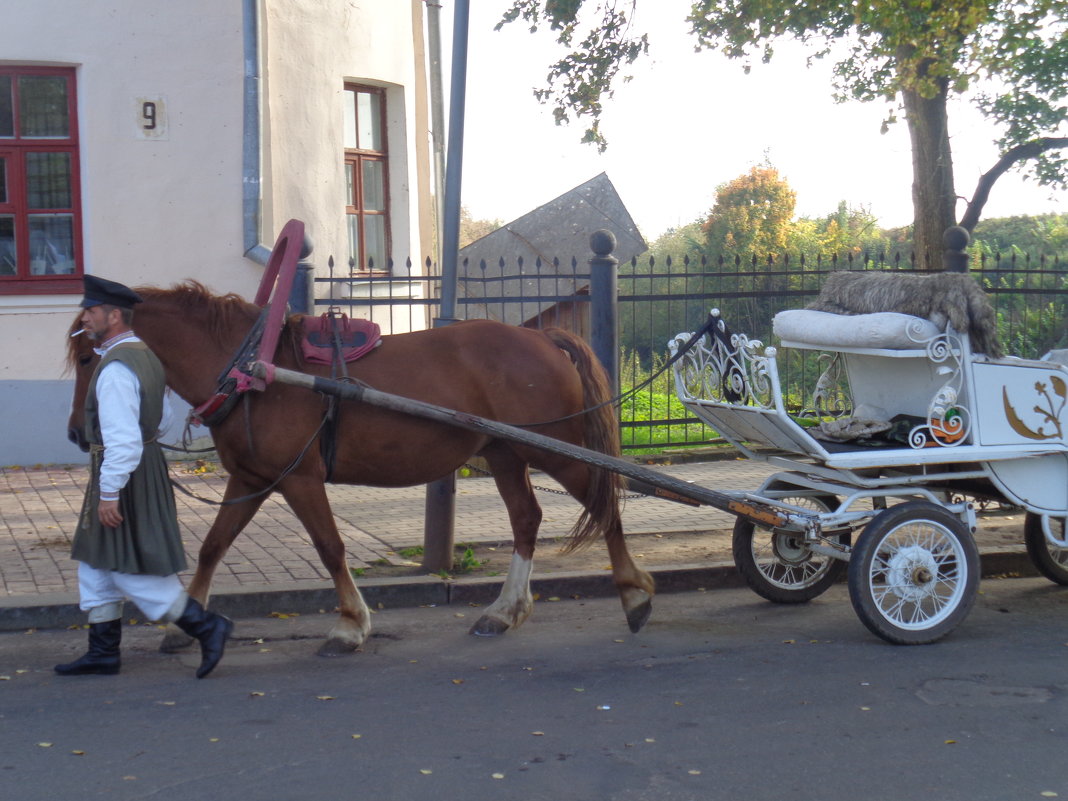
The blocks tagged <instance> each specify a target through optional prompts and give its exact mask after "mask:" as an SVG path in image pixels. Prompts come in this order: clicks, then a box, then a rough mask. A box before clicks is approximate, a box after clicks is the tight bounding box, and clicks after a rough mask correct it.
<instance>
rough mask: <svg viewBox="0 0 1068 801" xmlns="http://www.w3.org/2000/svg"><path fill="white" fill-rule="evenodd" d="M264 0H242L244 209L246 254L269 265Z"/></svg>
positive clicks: (242, 186)
mask: <svg viewBox="0 0 1068 801" xmlns="http://www.w3.org/2000/svg"><path fill="white" fill-rule="evenodd" d="M259 3H260V0H242V9H241V18H242V26H243V29H244V56H245V85H244V97H245V109H244V127H243V137H242V143H241V191H242V197H241V210H242V218H243V231H244V247H245V252H244V255H245V258H246V259H250V260H251V261H254V262H256V263H257V264H260V265H266V264H267V260H268V259H269V258H270V255H271V248H270V247H269V246H268V245H264V244H263V241H262V240H263V198H262V195H261V192H260V177H261V171H260V144H261V143H260V23H259Z"/></svg>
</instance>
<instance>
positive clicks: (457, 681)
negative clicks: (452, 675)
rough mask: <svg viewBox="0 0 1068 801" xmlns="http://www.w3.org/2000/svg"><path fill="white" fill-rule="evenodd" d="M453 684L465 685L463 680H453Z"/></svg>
mask: <svg viewBox="0 0 1068 801" xmlns="http://www.w3.org/2000/svg"><path fill="white" fill-rule="evenodd" d="M452 683H453V684H463V683H464V680H463V679H453V680H452Z"/></svg>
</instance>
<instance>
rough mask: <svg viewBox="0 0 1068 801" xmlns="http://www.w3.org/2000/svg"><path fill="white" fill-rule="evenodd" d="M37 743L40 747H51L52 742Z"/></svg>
mask: <svg viewBox="0 0 1068 801" xmlns="http://www.w3.org/2000/svg"><path fill="white" fill-rule="evenodd" d="M37 745H39V746H41V748H51V747H52V743H37Z"/></svg>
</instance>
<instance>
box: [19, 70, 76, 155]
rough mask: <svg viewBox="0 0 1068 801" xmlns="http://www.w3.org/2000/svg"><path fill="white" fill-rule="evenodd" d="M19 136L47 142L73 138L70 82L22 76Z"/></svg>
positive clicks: (59, 78)
mask: <svg viewBox="0 0 1068 801" xmlns="http://www.w3.org/2000/svg"><path fill="white" fill-rule="evenodd" d="M19 133H20V134H21V135H22V136H27V137H35V138H45V139H55V138H66V137H68V136H70V115H69V114H68V113H67V79H66V78H61V77H58V76H52V75H22V76H19Z"/></svg>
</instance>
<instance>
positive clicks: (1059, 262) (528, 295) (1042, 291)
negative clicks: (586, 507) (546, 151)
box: [315, 253, 1068, 452]
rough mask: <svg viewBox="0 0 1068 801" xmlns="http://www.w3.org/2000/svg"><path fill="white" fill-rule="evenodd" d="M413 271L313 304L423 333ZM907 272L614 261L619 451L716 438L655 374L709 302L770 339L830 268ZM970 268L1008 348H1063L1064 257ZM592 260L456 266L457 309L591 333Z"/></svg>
mask: <svg viewBox="0 0 1068 801" xmlns="http://www.w3.org/2000/svg"><path fill="white" fill-rule="evenodd" d="M426 266H427V268H428V270H427V272H426V273H416V272H413V271H412V270H413V266H412V265H411V263H410V262H409V263H407V264H406V265H404V267H400V266H396V267H394V268H393V269H392V270H391V271H390V273H389V274H383V275H369V276H353V277H346V278H316V279H315V283H316V284H317V285H319V286H318V288H317V290H316V292H315V294H316V296H317V298H316V301H315V305H316V307H317V309H318V310H325V309H326V307H328V306H331V305H333V306H338V307H340V308H341V309H342V311H345V312H346V313H348V314H350V315H352V316H361V317H366V318H369V319H372V320H374V321H375V322H377V323H379V325H381V326H382V327H383V329H384V330H386V331H387V332H393V333H400V332H403V331H408V330H416V329H421V328H426V327H428V326H429V325H431V324H432V321H433V319H434V317H435V316H436V314H437V308H438V297H439V296H440V292H439V282H440V276H438V275H434V274H432V273H431V271H430V270H429V267H430V266H431V265H429V263H427V265H426ZM868 269H884V270H887V269H888V270H902V271H911V270H912V269H913V265H912V263H911V259H910V258H908V257H907V256H904V255H902V254H897V253H891V254H883V253H878V254H874V253H865V254H850V255H848V256H845V257H815V258H806V257H801V256H791V255H776V256H770V257H760V258H756V257H748V258H732V259H716V260H709V259H706V258H692V257H682V258H677V259H675V258H666V259H655V258H648V257H646V258H639V259H634V260H631V261H629V262H625V263H623V264H621V265H619V268H618V298H617V304H616V306H617V308H616V310H615V314H616V320H617V324H616V327H617V329H618V332H619V352H620V356H619V367H618V369H619V383H620V386H621V389H622V390H623V391H624V392H626V391H628V390H631V389H632V388H633V387H636V386H641V389H640V391H638V392H636V393H634V394H632V395H630V396H628V397H627V399H626V400H625V401H624V402H623V403H622V404H621V409H620V417H621V426H622V435H623V446H624V449H625V450H628V451H632V452H635V451H637V452H640V451H642V450H644V449H650V450H662V449H665V448H676V447H683V446H693V445H700V444H708V443H712V442H715V441H716V440H717V435H716V433H715V432H714V431H711V430H710V429H708V428H707V427H706V426H704V425H702V424H701V423H700V422H699V421H698V420H696V419H694V418H693V417H691V416H690V415H688V414H687V413H686V410H685V409H684V408H683V407H682V405H681V404H680V403H679V402H678V400H677V398H676V397H675V393H674V389H673V385H672V381H671V377H670V375H669V374H664V373H660V372H659V371H660V370H661V368H662V367H663V365H664V362H665V361H666V360H667V358H668V353H667V342H668V340H669V339H670V338H672V337H673V336H675V335H676V334H678V333H680V332H688V331H693V330H695V329H697V328H699V327H700V325H701V324H702V323H703V322H704V320H705V318H706V317H707V314H708V311H709V310H710V309H711V308H718V309H720V311H721V313H722V315H723V317H724V319H726V320H727V321H728V322H729V324H730V325H731V327H732V328H733V329H734V330H735V331H738V332H744V333H746V334H747V335H749V336H750V338H752V339H759V340H761V341H763V342H765V343H768V344H771V341H772V340H771V320H772V317H774V315H775V313H776V312H778V311H781V310H783V309H790V308H799V307H801V306H804V305H805V304H806V303H807V302H808V301H809V300H810V299H811V298H813V297H814V296H815V295H816V294H818V292H819V287H820V286H821V285H822V283H823V281H824V280H825V278H826V277H827V275H828V274H829V273H831V272H833V271H836V270H868ZM971 272H972V274H973V275H974V276H975V277H976V279H977V280H979V281H980V282H981V283H982V285H983V286H984V287H985V289H986V290H987V292H988V294H989V295H990V299H991V302H992V303H993V305H994V308H995V310H996V311H997V314H998V327H999V335H1000V338H1001V340H1002V342H1003V344H1004V346H1005V349H1006V352H1008V353H1012V354H1014V355H1017V356H1022V357H1032V358H1034V357H1039V356H1041V355H1042V354H1044V353H1045V352H1047V351H1048V350H1050V349H1052V348H1056V347H1068V259H1066V258H1065V257H1064V256H1054V255H1034V254H1022V253H1012V254H1004V255H994V256H985V257H984V256H978V255H977V256H973V257H972V261H971ZM590 278H591V268H590V256H585V257H583V258H581V259H580V258H577V257H576V258H568V259H554V260H541V259H536V260H532V261H524V260H523V259H517V260H516V261H515V262H514V263H506V262H504V261H503V260H498V261H497V262H496V263H492V264H488V263H486V262H484V261H483V262H479V263H478V264H470V263H466V262H464V263H462V264H461V265H460V277H459V279H458V289H457V314H458V316H459V317H461V318H463V319H470V318H476V317H479V318H486V317H488V318H492V319H498V320H504V321H507V322H511V323H514V324H521V325H527V326H532V327H549V326H559V327H563V328H567V329H569V330H572V331H575V332H577V333H580V334H582V335H583V336H585V337H587V338H589V337H590V334H591V332H590V295H589V285H590ZM780 353H781V361H780V370H781V378H782V384H783V390H784V394H785V395H786V398H785V400H786V403H787V405H788V406H791V405H795V406H798V407H800V405H801V404H802V394H803V392H802V390H803V388H804V387H811V384H812V382H813V381H814V379H815V374H814V373H815V371H816V370H817V369H818V368H817V366H816V365H815V363H814V362H813V360H812V359H811V358H809V359H805V358H801V355H800V354H790V353H785V352H780Z"/></svg>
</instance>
